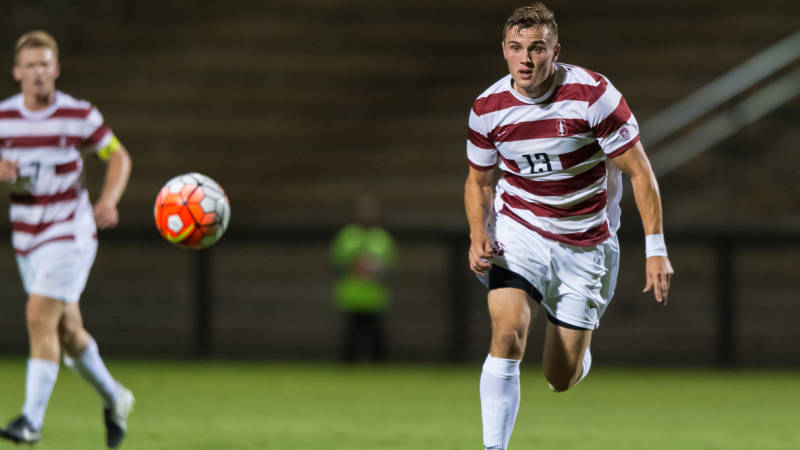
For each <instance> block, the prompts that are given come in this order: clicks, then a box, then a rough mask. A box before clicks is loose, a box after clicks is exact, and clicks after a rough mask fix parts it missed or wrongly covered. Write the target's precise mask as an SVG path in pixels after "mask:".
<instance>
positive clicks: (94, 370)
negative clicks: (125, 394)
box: [74, 339, 119, 408]
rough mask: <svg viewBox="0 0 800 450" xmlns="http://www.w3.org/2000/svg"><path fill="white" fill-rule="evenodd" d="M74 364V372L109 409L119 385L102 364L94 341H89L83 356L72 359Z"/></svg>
mask: <svg viewBox="0 0 800 450" xmlns="http://www.w3.org/2000/svg"><path fill="white" fill-rule="evenodd" d="M74 364H75V370H77V371H78V373H79V374H81V376H82V377H83V379H84V380H86V381H87V382H89V384H91V385H92V387H93V388H94V389H95V390H96V391H97V393H98V394H100V397H102V398H103V405H104V406H105V407H106V408H109V407H111V406H112V405H113V404H114V400H116V397H117V394H118V393H119V383H117V382H116V380H114V377H112V376H111V374H110V373H109V372H108V369H106V365H105V364H103V359H102V358H100V352H99V351H98V350H97V342H95V340H94V339H91V340H90V341H89V345H87V346H86V350H84V351H83V354H82V355H81V356H80V357H79V358H75V359H74Z"/></svg>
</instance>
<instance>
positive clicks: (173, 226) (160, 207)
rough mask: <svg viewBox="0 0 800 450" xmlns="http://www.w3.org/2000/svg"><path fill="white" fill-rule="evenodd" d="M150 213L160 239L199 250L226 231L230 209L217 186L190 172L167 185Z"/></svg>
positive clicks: (209, 180)
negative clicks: (153, 216)
mask: <svg viewBox="0 0 800 450" xmlns="http://www.w3.org/2000/svg"><path fill="white" fill-rule="evenodd" d="M153 213H154V215H155V218H156V228H158V232H159V233H161V236H163V237H164V239H166V240H168V241H169V242H171V243H173V244H175V245H177V246H178V247H184V248H192V249H202V248H206V247H208V246H210V245H211V244H213V243H215V242H217V241H218V240H219V238H220V237H221V236H222V233H224V232H225V229H226V228H228V222H229V221H230V216H231V207H230V204H229V203H228V197H227V196H226V195H225V191H223V190H222V188H221V187H220V186H219V184H217V183H216V182H215V181H214V180H212V179H211V178H209V177H207V176H205V175H202V174H199V173H195V172H193V173H186V174H183V175H178V176H177V177H175V178H173V179H171V180H169V181H167V184H165V185H164V187H162V188H161V191H159V193H158V196H157V197H156V205H155V208H154V210H153Z"/></svg>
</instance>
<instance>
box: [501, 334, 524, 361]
mask: <svg viewBox="0 0 800 450" xmlns="http://www.w3.org/2000/svg"><path fill="white" fill-rule="evenodd" d="M493 341H494V346H493V349H494V350H495V352H499V353H501V354H499V355H494V356H496V357H499V358H510V357H518V356H520V355H521V354H522V352H523V350H524V349H525V342H524V336H523V335H522V333H521V332H520V331H519V330H517V329H514V328H506V329H499V330H495V332H494V339H493Z"/></svg>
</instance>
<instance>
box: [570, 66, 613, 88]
mask: <svg viewBox="0 0 800 450" xmlns="http://www.w3.org/2000/svg"><path fill="white" fill-rule="evenodd" d="M573 67H575V68H578V69H581V70H582V71H584V72H586V74H587V75H589V76H590V77H592V79H593V80H594V81H597V82H598V83H601V84H602V83H606V79H605V78H604V77H603V76H602V75H600V74H599V73H597V72H593V71H591V70H589V69H587V68H585V67H581V66H573Z"/></svg>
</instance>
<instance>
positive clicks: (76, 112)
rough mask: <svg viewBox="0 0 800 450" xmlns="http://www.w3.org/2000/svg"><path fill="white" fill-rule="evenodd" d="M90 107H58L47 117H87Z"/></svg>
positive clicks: (90, 110)
mask: <svg viewBox="0 0 800 450" xmlns="http://www.w3.org/2000/svg"><path fill="white" fill-rule="evenodd" d="M91 112H92V108H91V107H89V108H58V109H57V110H55V112H53V114H51V115H50V117H49V118H62V119H85V118H87V117H89V113H91Z"/></svg>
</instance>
